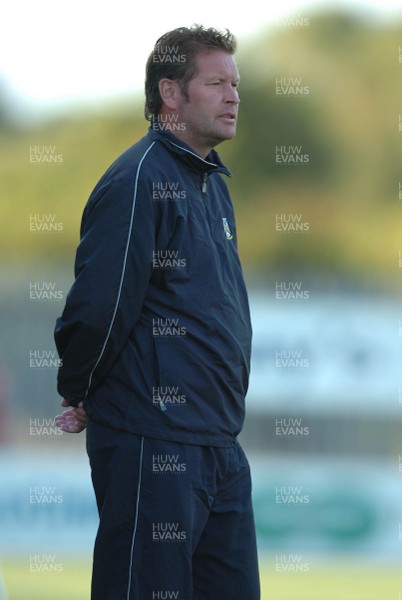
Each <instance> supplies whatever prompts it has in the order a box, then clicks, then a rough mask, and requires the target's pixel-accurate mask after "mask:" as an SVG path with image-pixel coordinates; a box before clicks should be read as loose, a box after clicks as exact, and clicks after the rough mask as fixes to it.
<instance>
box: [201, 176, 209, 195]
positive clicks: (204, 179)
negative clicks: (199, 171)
mask: <svg viewBox="0 0 402 600" xmlns="http://www.w3.org/2000/svg"><path fill="white" fill-rule="evenodd" d="M207 177H208V175H207V173H204V174H203V176H202V187H201V191H202V193H203V194H206V193H207Z"/></svg>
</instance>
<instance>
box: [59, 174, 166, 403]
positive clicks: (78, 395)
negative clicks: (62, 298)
mask: <svg viewBox="0 0 402 600" xmlns="http://www.w3.org/2000/svg"><path fill="white" fill-rule="evenodd" d="M153 205H154V203H153V202H152V201H151V198H150V194H149V192H148V191H147V186H145V185H143V186H142V188H141V185H139V187H138V188H137V180H136V179H135V180H134V178H133V179H132V178H131V177H130V178H129V179H128V178H125V179H123V180H120V181H114V182H109V183H108V184H106V185H103V186H102V185H100V186H99V185H98V186H97V188H95V190H94V192H93V194H92V196H91V198H90V200H89V201H88V204H87V207H86V209H85V211H84V215H83V220H82V225H81V241H80V244H79V246H78V249H77V254H76V261H75V282H74V284H73V286H72V288H71V290H70V292H69V294H68V296H67V299H66V305H65V308H64V311H63V313H62V315H61V317H59V318H58V319H57V321H56V327H55V342H56V347H57V350H58V353H59V356H60V359H61V366H60V368H59V371H58V378H57V390H58V392H59V394H60V395H61V396H62V397H63V398H65V399H66V400H68V401H69V403H70V405H72V406H77V404H78V403H79V402H80V401H81V400H84V399H85V398H86V397H87V396H88V395H90V394H91V392H92V391H93V390H94V389H95V388H96V387H98V386H99V385H100V384H101V383H102V381H103V380H104V379H105V377H106V376H107V374H108V372H109V371H110V369H111V367H112V366H113V364H114V363H115V361H116V359H117V357H118V356H119V353H120V352H121V350H122V348H123V346H124V344H125V343H126V341H127V338H128V336H129V334H130V331H131V330H132V328H133V326H134V324H135V323H136V321H137V320H138V317H139V314H140V311H141V307H142V304H143V301H144V297H145V294H146V291H147V287H148V282H149V279H150V277H151V273H152V251H153V249H154V247H155V243H154V239H155V215H154V206H153Z"/></svg>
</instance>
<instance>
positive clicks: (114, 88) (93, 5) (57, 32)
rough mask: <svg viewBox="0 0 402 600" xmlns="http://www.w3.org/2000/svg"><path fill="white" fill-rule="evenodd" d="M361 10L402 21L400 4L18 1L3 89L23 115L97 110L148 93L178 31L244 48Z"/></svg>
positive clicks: (8, 24) (3, 44)
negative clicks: (325, 16)
mask: <svg viewBox="0 0 402 600" xmlns="http://www.w3.org/2000/svg"><path fill="white" fill-rule="evenodd" d="M351 7H353V8H356V9H358V10H360V11H361V12H362V14H364V15H366V16H370V15H371V16H372V17H373V18H375V19H387V20H393V19H396V18H398V16H399V18H401V16H402V6H401V2H400V0H336V1H335V0H310V2H308V1H302V0H281V1H280V2H273V3H270V5H269V6H268V0H244V2H241V3H240V4H239V3H236V5H235V3H234V2H233V1H232V2H230V3H229V2H225V3H222V2H221V3H219V2H217V1H216V0H203V1H202V2H197V3H193V2H191V0H175V1H174V2H171V3H169V2H161V0H154V1H153V2H149V3H147V2H146V1H144V0H141V2H138V0H137V2H134V1H133V0H108V1H107V2H105V1H104V0H69V2H57V1H55V0H36V1H35V2H32V1H31V0H13V1H12V2H11V1H9V2H8V6H7V7H5V8H3V10H2V13H3V14H2V17H3V18H4V20H3V19H2V31H1V34H0V86H1V87H2V88H3V93H4V92H6V93H7V94H8V96H9V97H12V98H13V102H14V104H15V106H18V105H20V107H22V108H23V109H25V110H34V111H39V112H40V111H42V112H46V111H51V110H58V109H59V108H60V107H65V106H68V105H74V103H75V104H80V105H83V104H84V105H85V103H87V104H95V103H96V102H99V101H104V100H105V99H108V98H114V97H117V96H119V95H121V96H123V95H129V94H133V93H139V92H141V91H142V89H143V81H144V67H145V62H146V59H147V57H148V55H149V53H150V51H151V49H152V47H153V45H154V43H155V41H156V39H157V38H158V37H159V36H160V35H162V34H163V33H165V32H166V31H168V30H169V29H173V28H175V27H179V26H183V25H184V26H188V25H191V24H192V23H202V24H203V25H205V26H207V27H208V26H213V27H218V28H226V27H227V28H229V29H230V30H231V31H232V32H233V33H234V34H235V35H236V36H237V38H238V41H239V44H241V43H242V42H245V43H247V39H250V38H252V37H253V36H255V35H256V34H258V32H259V31H261V30H262V29H264V28H267V27H269V26H271V27H278V26H279V25H278V22H280V21H281V19H283V18H285V17H286V15H298V16H302V17H304V16H306V17H308V16H309V15H311V14H313V12H314V10H316V9H317V8H325V9H336V8H339V9H341V8H347V9H350V8H351Z"/></svg>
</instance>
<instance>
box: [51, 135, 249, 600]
mask: <svg viewBox="0 0 402 600" xmlns="http://www.w3.org/2000/svg"><path fill="white" fill-rule="evenodd" d="M153 127H154V125H151V128H150V130H149V132H148V134H147V135H146V136H145V137H144V138H142V139H141V140H140V141H139V142H138V143H136V144H135V145H133V146H132V147H131V148H129V149H128V150H127V151H126V152H125V153H124V154H122V155H121V156H120V157H119V158H118V159H117V160H116V162H115V163H114V164H113V165H112V166H111V167H110V168H109V169H108V171H107V172H106V173H105V175H104V176H103V177H102V178H101V180H100V181H99V183H98V185H97V186H96V187H95V189H94V191H93V193H92V195H91V197H90V199H89V201H88V204H87V206H86V208H85V211H84V215H83V220H82V226H81V241H80V244H79V247H78V250H77V257H76V268H75V274H76V279H75V283H74V284H73V286H72V288H71V290H70V293H69V295H68V297H67V300H66V306H65V309H64V311H63V314H62V316H61V317H60V318H59V319H58V320H57V324H56V330H55V340H56V345H57V348H58V351H59V354H60V358H61V359H62V367H61V368H60V369H59V374H58V391H59V393H60V394H61V396H63V397H64V398H66V399H67V400H69V402H70V404H71V405H77V404H78V403H79V402H80V401H82V400H83V401H84V408H85V410H86V412H87V414H88V415H89V422H88V428H87V450H88V455H89V459H90V464H91V471H92V481H93V485H94V490H95V494H96V500H97V505H98V509H99V515H100V524H99V529H98V533H97V537H96V541H95V549H94V565H93V574H92V595H91V599H92V600H148V599H149V600H150V599H153V600H154V599H162V598H176V599H177V600H258V599H259V579H258V561H257V551H256V541H255V528H254V520H253V510H252V504H251V479H250V470H249V465H248V462H247V459H246V457H245V455H244V452H243V450H242V449H241V447H240V445H239V444H238V442H237V440H236V437H237V435H238V433H239V432H240V430H241V428H242V424H243V420H244V399H245V395H246V392H247V386H248V377H249V367H250V346H251V326H250V317H249V307H248V300H247V294H246V290H245V285H244V281H243V276H242V271H241V267H240V263H239V258H238V253H237V242H236V228H235V223H234V214H233V208H232V204H231V201H230V198H229V194H228V191H227V187H226V184H225V182H224V180H223V177H222V175H221V174H222V173H223V174H225V175H230V173H229V172H228V170H227V169H226V167H224V166H223V164H222V163H221V161H220V159H219V157H218V155H217V154H216V152H214V151H212V152H211V153H210V154H209V155H208V157H207V159H206V160H204V159H202V158H201V157H200V156H198V155H197V154H195V153H194V152H193V151H192V150H191V149H190V148H189V147H188V146H186V145H185V144H183V143H182V142H180V141H179V140H178V139H177V138H175V137H174V136H173V135H172V134H171V133H169V132H166V131H165V132H164V131H160V130H154V129H153Z"/></svg>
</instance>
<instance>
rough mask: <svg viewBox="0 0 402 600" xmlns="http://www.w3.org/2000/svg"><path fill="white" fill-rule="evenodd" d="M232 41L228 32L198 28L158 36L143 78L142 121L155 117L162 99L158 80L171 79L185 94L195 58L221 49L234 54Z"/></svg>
mask: <svg viewBox="0 0 402 600" xmlns="http://www.w3.org/2000/svg"><path fill="white" fill-rule="evenodd" d="M236 45H237V44H236V38H235V37H234V35H233V34H232V33H230V31H229V30H228V29H226V31H225V32H222V31H219V30H218V29H214V28H212V27H211V28H208V29H206V28H205V27H203V26H202V25H192V26H191V27H190V28H188V27H178V28H177V29H173V30H172V31H168V32H167V33H165V34H164V35H162V37H160V38H159V39H158V40H157V42H156V44H155V46H154V49H153V50H152V52H151V54H150V55H149V58H148V60H147V65H146V78H145V111H144V112H145V118H146V119H147V120H148V121H150V120H151V119H152V117H153V116H156V115H157V114H159V111H160V109H161V107H162V99H161V97H160V94H159V81H160V80H161V79H163V78H165V77H166V78H167V79H172V80H175V81H177V82H178V83H179V84H180V87H181V89H182V92H183V94H184V95H186V91H187V85H188V83H189V81H190V80H191V79H192V78H193V77H194V76H195V75H196V72H197V68H196V62H195V59H196V56H197V54H198V53H199V52H202V51H206V52H208V51H211V50H224V51H225V52H228V53H229V54H234V53H235V52H236Z"/></svg>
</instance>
